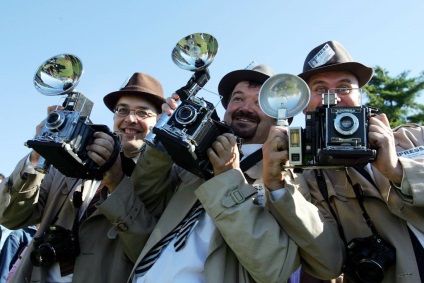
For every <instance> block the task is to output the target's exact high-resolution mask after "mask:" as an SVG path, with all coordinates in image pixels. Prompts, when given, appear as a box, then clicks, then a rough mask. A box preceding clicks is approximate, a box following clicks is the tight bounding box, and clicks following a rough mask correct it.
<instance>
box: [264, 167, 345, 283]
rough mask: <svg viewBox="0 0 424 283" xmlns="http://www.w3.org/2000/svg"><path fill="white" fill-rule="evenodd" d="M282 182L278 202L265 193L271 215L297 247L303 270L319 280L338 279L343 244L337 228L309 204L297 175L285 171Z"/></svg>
mask: <svg viewBox="0 0 424 283" xmlns="http://www.w3.org/2000/svg"><path fill="white" fill-rule="evenodd" d="M290 176H291V177H290ZM292 180H293V181H292ZM285 181H286V182H285V184H286V185H285V189H284V190H285V192H284V194H283V196H282V197H280V198H279V199H277V200H274V199H273V197H272V196H271V195H270V193H269V191H266V195H267V205H268V206H269V208H270V211H271V213H272V215H273V216H274V217H275V218H276V219H277V221H278V223H279V224H280V226H281V227H282V229H283V230H284V231H286V232H287V234H288V235H289V237H290V238H291V239H292V240H293V241H294V242H296V244H297V245H298V247H299V253H300V256H301V262H302V267H303V268H304V269H305V271H307V272H308V273H310V274H311V275H313V276H315V277H317V278H321V279H332V278H336V277H338V276H339V275H340V274H341V272H342V271H341V267H342V265H343V258H344V257H343V255H344V253H345V245H344V243H343V241H342V240H341V238H340V236H339V232H338V229H337V226H336V225H333V224H331V223H332V221H331V220H330V219H326V218H325V217H324V215H323V214H322V213H321V212H320V211H319V210H318V208H317V207H316V206H315V205H314V204H312V203H311V202H310V200H311V196H310V193H309V189H308V185H307V183H306V181H305V180H304V177H303V176H302V175H301V174H295V173H293V172H291V171H288V174H286V180H285Z"/></svg>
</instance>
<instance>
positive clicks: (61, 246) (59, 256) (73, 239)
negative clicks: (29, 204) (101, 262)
mask: <svg viewBox="0 0 424 283" xmlns="http://www.w3.org/2000/svg"><path fill="white" fill-rule="evenodd" d="M33 245H34V250H33V251H32V252H31V254H30V260H31V262H32V264H33V265H34V266H37V267H40V266H44V267H49V266H51V265H52V264H53V263H55V262H60V261H64V260H69V259H74V258H76V257H77V256H78V255H79V253H80V249H79V242H78V237H77V235H76V234H75V233H74V232H72V231H71V230H67V229H65V228H63V227H61V226H57V225H52V226H49V227H48V230H47V231H46V232H44V233H43V234H42V235H40V236H36V237H34V240H33Z"/></svg>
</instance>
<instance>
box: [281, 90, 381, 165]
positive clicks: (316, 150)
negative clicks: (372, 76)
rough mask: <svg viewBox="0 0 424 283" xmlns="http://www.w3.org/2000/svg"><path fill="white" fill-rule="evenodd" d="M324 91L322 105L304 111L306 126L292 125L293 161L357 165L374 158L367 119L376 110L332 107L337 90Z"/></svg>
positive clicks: (296, 162) (291, 154)
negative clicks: (370, 145)
mask: <svg viewBox="0 0 424 283" xmlns="http://www.w3.org/2000/svg"><path fill="white" fill-rule="evenodd" d="M340 91H343V92H346V91H360V90H359V89H350V90H346V89H333V90H331V89H330V90H329V91H328V93H324V94H323V106H321V107H317V109H316V110H315V111H308V112H306V113H305V129H302V128H299V127H292V128H289V155H290V164H293V165H312V166H317V165H319V166H321V165H322V166H326V165H330V166H331V165H334V166H343V167H346V166H356V165H366V164H367V163H368V162H370V161H373V160H375V158H376V155H377V151H376V150H375V149H370V148H368V120H369V118H370V117H371V116H373V115H375V114H376V113H377V109H376V108H373V107H366V106H356V107H355V106H353V107H333V106H335V105H336V104H337V95H338V92H340Z"/></svg>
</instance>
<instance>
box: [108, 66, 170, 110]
mask: <svg viewBox="0 0 424 283" xmlns="http://www.w3.org/2000/svg"><path fill="white" fill-rule="evenodd" d="M124 95H131V96H138V97H140V98H142V99H146V100H148V101H150V102H151V103H153V104H154V105H155V107H156V108H157V111H158V112H162V110H161V109H162V104H163V103H165V98H164V96H163V89H162V85H161V83H160V82H159V81H158V80H156V79H155V78H153V77H152V76H149V75H147V74H143V73H134V74H133V75H132V76H131V78H130V79H129V80H128V82H127V83H126V84H125V85H124V86H123V87H122V88H121V89H120V90H118V91H114V92H111V93H109V94H107V95H106V96H105V97H104V98H103V101H104V103H105V104H106V106H107V108H109V109H110V111H112V112H114V109H115V106H116V103H117V102H118V100H119V98H121V97H122V96H124Z"/></svg>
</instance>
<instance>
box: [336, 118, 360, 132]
mask: <svg viewBox="0 0 424 283" xmlns="http://www.w3.org/2000/svg"><path fill="white" fill-rule="evenodd" d="M334 128H335V129H336V131H337V132H339V133H340V134H342V135H345V136H348V135H352V134H353V133H355V132H356V131H357V130H358V128H359V120H358V118H357V117H356V116H355V115H353V114H352V113H340V114H338V115H337V116H336V118H335V119H334Z"/></svg>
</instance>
